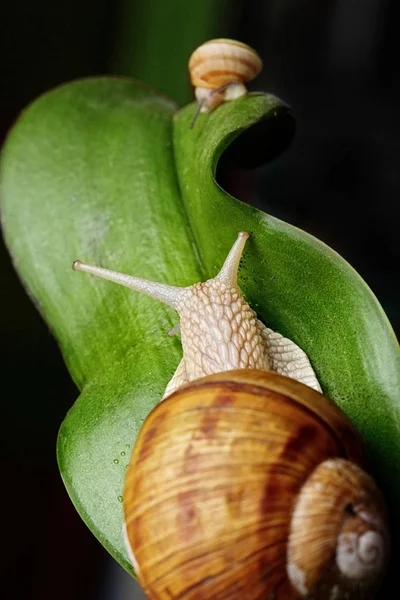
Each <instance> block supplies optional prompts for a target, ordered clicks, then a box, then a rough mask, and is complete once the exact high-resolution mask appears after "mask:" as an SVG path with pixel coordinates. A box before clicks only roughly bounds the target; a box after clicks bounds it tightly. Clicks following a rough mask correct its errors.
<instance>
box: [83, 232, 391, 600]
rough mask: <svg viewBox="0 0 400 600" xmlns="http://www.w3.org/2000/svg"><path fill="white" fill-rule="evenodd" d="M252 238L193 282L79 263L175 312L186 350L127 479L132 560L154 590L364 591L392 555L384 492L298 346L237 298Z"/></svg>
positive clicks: (327, 595)
mask: <svg viewBox="0 0 400 600" xmlns="http://www.w3.org/2000/svg"><path fill="white" fill-rule="evenodd" d="M247 238H248V234H247V233H243V232H242V233H239V236H238V238H237V240H236V242H235V243H234V245H233V247H232V249H231V251H230V252H229V254H228V257H227V258H226V260H225V263H224V265H223V266H222V269H221V270H220V272H219V273H218V275H217V276H216V277H215V278H214V279H210V280H208V281H206V282H204V283H197V284H194V285H192V286H190V287H187V288H181V287H172V286H168V285H165V284H158V283H153V282H149V281H146V280H143V279H138V278H135V277H130V276H128V275H122V274H120V273H115V272H113V271H108V270H107V269H103V268H100V267H93V266H90V265H85V264H83V263H81V262H80V261H76V262H75V263H74V265H73V268H74V269H79V270H83V271H87V272H89V273H92V274H94V275H99V276H101V277H104V278H106V279H109V280H111V281H115V282H117V283H120V284H122V285H125V286H126V287H130V288H132V289H135V290H139V291H141V292H143V293H145V294H148V295H150V296H152V297H153V298H157V299H159V300H161V301H163V302H165V303H167V304H169V305H170V306H173V307H174V308H175V309H176V310H177V311H178V313H179V315H180V330H181V336H182V347H183V358H182V360H181V362H180V364H179V366H178V368H177V370H176V372H175V374H174V376H173V378H172V380H171V381H170V382H169V384H168V385H167V389H166V392H165V395H164V398H166V399H165V400H163V401H162V402H160V403H159V404H158V405H157V406H156V408H155V409H154V410H153V411H152V412H151V413H150V415H149V416H148V418H147V420H146V421H145V423H144V424H143V426H142V428H141V430H140V432H139V436H138V438H137V441H136V444H135V447H134V450H133V453H132V457H131V460H130V464H129V468H128V471H127V476H126V479H125V489H124V514H125V535H126V543H127V548H128V551H129V554H130V557H131V560H132V564H133V566H134V568H135V571H136V573H137V575H138V577H139V581H140V583H141V585H142V587H143V589H144V590H145V592H146V594H147V596H148V597H149V598H151V599H155V598H156V599H157V600H200V599H202V598H207V599H210V600H211V599H216V600H239V599H240V600H295V599H300V598H309V599H310V600H323V599H327V600H341V599H346V598H369V597H371V594H373V593H374V591H375V589H376V586H377V585H378V584H379V582H380V580H381V578H382V575H383V573H384V571H385V568H386V563H387V558H388V553H389V550H388V548H389V534H388V524H387V517H386V511H385V507H384V503H383V499H382V497H381V495H380V492H379V491H378V489H377V487H376V485H375V483H374V482H373V480H372V479H371V478H370V477H369V476H368V475H367V474H366V473H365V472H364V471H363V470H362V469H361V467H360V466H359V465H360V464H361V460H362V458H361V456H362V448H361V442H360V439H359V436H358V434H357V432H356V430H355V429H354V428H353V426H352V425H351V423H350V421H349V420H348V419H347V417H346V416H345V415H344V414H343V413H342V411H341V410H340V409H339V408H338V407H336V405H334V404H333V403H332V402H331V401H330V400H329V399H327V398H326V397H325V396H323V395H322V394H321V393H320V386H319V384H318V381H317V379H316V377H315V374H314V372H313V370H312V367H311V365H310V363H309V361H308V358H307V356H306V355H305V353H304V352H303V351H302V350H301V349H300V348H299V347H298V346H296V345H295V344H294V343H293V342H291V341H290V340H288V339H287V338H284V337H283V336H281V335H280V334H278V333H276V332H273V331H271V330H270V329H268V328H267V327H266V326H265V325H264V324H263V323H261V321H259V320H258V319H257V317H256V315H255V313H254V311H253V310H252V309H251V308H250V306H249V305H248V304H247V302H246V301H245V300H244V298H243V297H242V295H241V293H240V290H239V288H238V285H237V269H238V265H239V261H240V258H241V255H242V252H243V248H244V245H245V243H246V240H247ZM313 388H314V389H313ZM167 396H168V398H167Z"/></svg>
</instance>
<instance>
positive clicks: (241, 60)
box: [189, 39, 262, 89]
mask: <svg viewBox="0 0 400 600" xmlns="http://www.w3.org/2000/svg"><path fill="white" fill-rule="evenodd" d="M261 69H262V62H261V59H260V57H259V56H258V54H257V53H256V52H255V50H253V49H252V48H250V46H247V45H246V44H242V43H241V42H237V41H235V40H225V39H217V40H210V41H209V42H206V43H205V44H203V45H202V46H199V48H197V49H196V50H195V51H194V52H193V54H192V55H191V57H190V59H189V73H190V80H191V82H192V85H194V86H195V87H201V88H208V89H215V88H218V87H220V86H221V85H225V84H227V83H230V82H231V81H237V82H239V83H246V82H247V81H250V80H251V79H254V77H256V76H257V75H258V74H259V72H260V71H261Z"/></svg>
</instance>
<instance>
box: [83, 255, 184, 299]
mask: <svg viewBox="0 0 400 600" xmlns="http://www.w3.org/2000/svg"><path fill="white" fill-rule="evenodd" d="M72 268H73V270H74V271H85V272H86V273H90V274H91V275H96V276H97V277H101V278H102V279H108V281H113V282H114V283H118V284H119V285H123V286H124V287H127V288H129V289H131V290H136V291H137V292H141V293H142V294H146V296H151V298H154V299H155V300H160V302H164V304H168V305H169V306H171V307H172V308H175V307H176V304H177V302H178V301H179V299H180V298H181V297H182V295H183V294H184V291H185V288H182V287H177V286H174V285H166V284H165V283H157V282H154V281H148V280H147V279H141V278H139V277H132V275H125V274H124V273H118V272H117V271H110V270H109V269H103V268H102V267H96V266H94V265H87V264H85V263H83V262H82V261H80V260H76V261H75V262H74V263H73V265H72Z"/></svg>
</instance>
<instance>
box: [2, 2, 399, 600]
mask: <svg viewBox="0 0 400 600" xmlns="http://www.w3.org/2000/svg"><path fill="white" fill-rule="evenodd" d="M199 1H201V0H195V2H197V3H198V2H199ZM205 4H207V6H208V13H207V14H205V16H204V19H203V21H202V22H200V21H199V20H198V19H197V24H196V23H195V22H194V19H193V20H192V21H190V15H189V13H188V12H187V11H188V10H191V9H192V8H193V6H194V5H191V2H190V1H189V0H187V2H185V4H183V3H182V2H181V1H179V0H178V1H177V2H174V1H173V0H170V1H169V2H165V0H164V6H163V7H162V8H160V7H161V3H160V1H159V0H154V1H152V0H136V1H133V0H131V1H130V0H124V1H119V2H118V1H117V0H115V1H112V0H108V1H106V0H79V1H78V0H69V2H68V3H67V2H58V3H55V2H51V1H50V0H36V2H32V1H28V0H16V1H14V2H5V3H3V5H2V7H1V8H0V49H1V51H0V61H1V62H0V68H1V73H0V94H1V96H0V138H1V139H4V136H5V135H6V132H7V130H8V129H9V127H10V126H11V125H12V123H13V121H14V120H15V119H16V117H17V115H18V113H19V111H20V110H21V109H23V107H24V106H25V105H26V104H27V103H29V102H31V101H32V100H33V99H34V98H35V97H37V96H38V95H39V94H41V93H42V92H44V91H46V90H48V89H49V88H52V87H54V86H56V85H58V84H60V83H63V82H65V81H67V80H70V79H76V78H79V77H82V76H86V75H95V74H101V73H107V72H114V73H123V74H129V75H135V76H137V77H139V78H142V79H144V80H145V81H147V82H148V83H150V84H153V85H155V86H156V87H159V88H160V89H161V90H162V91H164V92H166V93H167V94H169V95H170V96H172V97H174V98H175V99H176V100H177V101H178V102H179V103H181V104H184V103H185V102H187V101H189V100H190V99H191V91H190V87H189V84H188V82H187V81H186V80H185V81H183V77H182V72H180V74H179V78H180V79H179V82H178V80H177V79H176V81H177V83H176V85H175V83H174V81H175V80H174V77H175V70H176V68H177V67H179V65H180V64H181V62H182V61H183V62H182V64H185V63H186V61H187V58H188V56H189V54H190V52H191V50H193V49H194V48H195V47H196V46H197V45H198V44H199V43H201V42H202V41H204V40H206V39H208V38H209V37H233V38H237V39H240V40H242V41H244V42H247V43H249V44H250V45H251V46H253V47H254V48H256V49H257V50H258V52H259V54H260V55H261V57H262V59H263V61H264V71H263V73H262V74H261V76H260V77H259V78H258V79H257V81H256V82H255V83H254V85H253V86H252V87H253V89H260V90H265V91H268V92H271V93H274V94H276V95H278V96H280V97H281V98H283V99H284V100H285V101H286V102H287V103H288V104H289V105H290V106H291V107H292V111H293V114H294V116H295V118H296V121H297V131H296V135H295V138H294V140H293V143H292V144H291V146H290V147H289V149H288V150H287V151H286V152H285V153H284V154H282V155H281V157H280V158H278V159H277V160H276V161H275V162H273V163H272V164H271V165H270V166H269V167H267V168H266V167H263V168H259V169H257V170H256V171H255V172H253V173H252V174H251V175H249V173H248V172H246V171H245V170H241V169H239V170H236V171H235V172H229V173H226V172H225V173H223V174H221V177H222V179H223V182H224V185H225V186H227V187H228V188H229V190H230V191H231V193H232V194H233V195H235V196H237V197H240V198H241V199H243V200H247V201H250V200H251V201H252V202H254V203H256V204H257V205H258V206H260V207H261V208H263V209H264V210H266V211H267V212H270V213H272V214H274V215H275V216H278V217H281V218H283V219H285V220H287V221H290V222H291V223H293V224H295V225H298V226H299V227H301V228H303V229H305V230H307V231H309V232H311V233H313V234H314V235H316V236H317V237H319V238H320V239H322V240H324V241H326V242H327V243H328V244H329V245H330V246H332V247H333V248H334V249H336V250H337V251H338V252H339V253H340V254H342V255H343V256H344V257H345V258H346V259H347V260H348V261H349V262H350V263H351V264H352V265H353V266H354V267H355V268H356V269H357V270H358V271H359V273H360V274H361V275H362V276H363V277H364V279H365V280H366V281H367V282H368V284H369V285H370V287H371V288H372V290H373V291H374V292H375V294H376V295H377V297H378V299H379V300H380V302H381V304H382V305H383V307H384V309H385V311H386V312H387V315H388V317H389V319H390V320H391V322H392V325H393V327H394V329H395V331H396V333H397V334H398V333H399V327H400V316H399V304H400V303H399V296H400V287H399V283H398V268H397V266H398V264H399V251H398V244H397V236H398V213H399V211H398V198H399V196H400V169H399V165H400V117H399V105H400V69H399V54H400V53H399V49H400V48H399V46H400V41H399V40H400V37H399V10H398V8H397V4H398V2H397V1H396V0H325V1H324V0H264V1H256V0H246V1H243V2H240V1H236V2H235V1H233V0H231V1H229V2H223V1H222V0H221V2H217V1H215V2H211V1H207V2H205ZM145 5H146V6H147V8H146V9H145V8H144V6H145ZM185 5H189V6H187V7H186V8H185ZM152 11H153V12H152ZM185 11H186V12H185ZM162 12H164V13H165V14H162ZM161 21H162V23H161V25H162V26H160V22H161ZM177 26H178V27H179V28H180V31H181V33H180V34H179V35H178V36H177V35H176V31H178V30H179V29H177ZM145 57H152V60H153V62H151V61H150V60H147V62H146V61H145V60H144V58H145ZM0 261H1V265H0V268H1V274H0V281H1V283H0V285H1V292H0V329H1V345H0V352H1V360H0V364H1V398H2V401H1V414H0V418H1V420H0V438H1V470H2V494H1V515H2V525H1V530H2V545H1V546H2V557H1V558H2V560H1V563H0V564H1V567H0V571H2V573H1V575H0V597H2V598H6V599H14V598H30V599H31V600H36V599H41V600H47V599H50V598H52V599H53V598H57V599H58V600H63V599H64V598H65V599H67V598H68V599H70V598H77V599H81V598H82V599H85V600H91V599H95V598H96V599H100V598H101V599H103V598H104V600H105V598H106V596H107V597H113V598H116V597H117V596H116V593H114V594H113V592H112V589H113V588H112V583H111V584H110V580H111V581H113V577H114V575H115V574H116V577H117V578H118V573H117V571H115V570H114V571H115V572H114V575H113V574H112V571H113V569H114V567H113V566H110V560H111V559H108V558H107V556H106V554H105V552H104V551H103V550H102V548H101V546H100V545H99V544H98V543H97V541H96V540H95V539H94V537H93V536H92V535H91V534H90V533H89V531H88V530H87V529H86V528H85V526H84V525H83V523H82V522H81V521H80V519H79V517H78V516H77V514H76V513H75V510H74V508H73V506H72V504H71V503H70V501H69V499H68V497H67V494H66V492H65V490H64V488H63V485H62V482H61V478H60V476H59V473H58V470H57V465H56V458H55V444H56V436H57V431H58V427H59V425H60V423H61V421H62V419H63V417H64V415H65V413H66V411H67V410H68V408H69V406H70V405H71V404H72V402H73V401H74V399H75V397H76V395H77V390H76V389H75V388H74V385H73V384H72V382H71V381H70V378H69V375H68V373H67V371H66V369H65V367H64V365H63V363H62V360H61V357H60V355H59V351H58V348H57V345H56V343H55V341H54V340H53V339H52V338H51V336H50V333H49V331H48V328H47V327H46V325H45V324H44V323H43V322H42V321H41V319H40V317H39V315H38V314H37V313H36V311H35V309H34V307H33V306H32V305H31V303H30V301H29V300H28V298H27V297H26V296H25V294H24V291H23V289H22V286H21V284H20V283H19V281H18V279H17V277H16V275H15V273H14V272H13V269H12V267H11V264H10V260H9V257H8V255H7V252H6V250H5V248H4V247H3V246H2V247H1V248H0ZM110 573H111V574H110ZM106 589H109V590H110V593H109V595H106V593H105V591H104V590H106ZM126 594H128V592H126ZM123 597H124V598H125V597H126V598H128V595H126V596H123V594H122V593H121V595H120V596H118V598H121V599H122V598H123ZM129 597H131V596H129Z"/></svg>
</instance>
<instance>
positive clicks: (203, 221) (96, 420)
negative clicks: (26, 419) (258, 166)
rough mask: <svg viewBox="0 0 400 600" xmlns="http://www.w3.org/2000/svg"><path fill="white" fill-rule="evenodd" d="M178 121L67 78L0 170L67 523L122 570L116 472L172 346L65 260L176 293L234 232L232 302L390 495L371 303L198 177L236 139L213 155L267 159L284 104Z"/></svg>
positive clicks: (391, 475) (348, 277)
mask: <svg viewBox="0 0 400 600" xmlns="http://www.w3.org/2000/svg"><path fill="white" fill-rule="evenodd" d="M193 111H194V107H193V105H192V106H189V107H187V108H185V109H183V110H181V111H176V107H175V106H174V105H173V104H172V103H171V102H170V101H168V100H167V99H165V98H164V97H162V96H160V95H158V94H157V93H156V92H154V91H153V90H150V89H148V88H145V87H143V86H141V85H139V84H137V83H135V82H133V81H129V80H121V79H113V78H99V79H93V80H86V81H82V82H76V83H73V84H70V85H66V86H63V87H61V88H58V89H56V90H54V91H53V92H51V93H49V94H47V95H44V96H42V97H41V98H40V99H39V100H38V101H36V102H35V103H34V104H33V105H31V106H30V107H29V108H28V109H27V110H26V111H25V113H24V114H23V115H22V116H21V118H20V120H19V122H18V123H17V125H16V126H15V128H14V129H13V131H12V132H11V134H10V136H9V138H8V141H7V143H6V146H5V149H4V154H3V159H2V198H3V225H4V229H5V234H6V239H7V243H8V246H9V248H10V251H11V254H12V257H13V260H14V264H15V266H16V268H17V270H18V272H19V273H20V275H21V277H22V279H23V281H24V283H25V285H26V287H27V290H28V292H29V293H30V295H31V296H32V298H33V299H34V301H35V302H36V303H37V306H38V308H39V310H40V311H41V313H42V314H43V317H44V318H45V319H46V321H47V322H48V324H49V326H50V327H51V329H52V331H53V333H54V335H55V336H56V338H57V340H58V341H59V344H60V347H61V350H62V352H63V355H64V358H65V361H66V363H67V365H68V368H69V370H70V372H71V375H72V377H73V378H74V380H75V381H76V383H77V385H78V387H79V388H80V389H81V390H82V393H81V395H80V397H79V398H78V400H77V401H76V403H75V404H74V406H73V407H72V408H71V410H70V412H69V413H68V415H67V417H66V419H65V421H64V423H63V425H62V427H61V430H60V434H59V441H58V459H59V464H60V469H61V473H62V476H63V479H64V482H65V485H66V487H67V489H68V492H69V494H70V496H71V498H72V500H73V502H74V504H75V506H76V508H77V510H78V511H79V512H80V514H81V516H82V517H83V519H84V520H85V521H86V523H87V524H88V526H89V527H90V528H91V529H92V531H93V532H94V533H95V535H96V536H97V537H98V538H99V540H100V541H101V542H102V543H103V544H104V545H105V546H106V548H107V549H108V550H109V551H110V552H111V554H113V556H115V558H116V559H117V560H119V562H120V563H121V564H123V565H124V566H125V567H126V568H129V566H128V558H127V554H126V551H125V548H124V544H123V539H122V532H121V530H122V523H123V517H122V489H123V479H124V473H125V469H126V466H127V463H128V460H129V456H130V452H131V449H132V445H133V443H134V440H135V437H136V435H137V432H138V430H139V428H140V426H141V424H142V422H143V420H144V419H145V417H146V415H147V414H148V412H149V411H150V409H151V408H152V407H153V406H154V405H155V404H156V403H157V401H158V400H159V398H160V397H161V396H162V393H163V390H164V389H165V386H166V384H167V382H168V381H169V379H170V377H171V376H172V374H173V372H174V370H175V368H176V366H177V364H178V362H179V360H180V357H181V348H180V343H179V339H178V338H169V337H168V336H167V332H168V331H169V329H171V328H172V327H173V326H174V325H175V324H176V323H177V320H178V319H177V315H176V314H175V313H174V311H173V310H172V309H170V308H168V307H166V306H164V305H163V304H161V303H158V302H156V301H154V300H152V299H150V298H147V297H143V296H141V295H139V294H138V293H135V292H131V291H129V290H127V289H125V288H122V287H119V286H116V285H114V284H111V283H109V282H106V281H102V280H99V279H97V278H94V277H91V276H89V275H87V274H84V273H76V272H73V271H72V269H71V264H72V262H73V261H74V260H75V259H77V258H79V259H81V260H83V261H85V262H89V263H92V264H97V265H100V266H104V267H107V268H110V269H114V270H118V271H121V272H126V273H130V274H133V275H137V276H140V277H146V278H148V279H153V280H157V281H163V282H166V283H169V284H172V285H189V284H191V283H194V282H196V281H198V280H200V279H203V280H204V279H207V278H209V277H211V276H214V275H215V274H216V273H217V271H218V270H219V268H220V266H221V265H222V262H223V260H224V258H225V256H226V254H227V252H228V250H229V249H230V247H231V245H232V243H233V241H234V240H235V238H236V235H237V232H238V231H239V230H245V231H249V233H250V234H251V238H250V240H249V241H248V243H247V246H246V250H245V254H244V258H243V261H242V265H241V268H240V276H239V283H240V286H241V289H242V291H243V293H244V295H245V296H246V298H247V300H248V301H249V302H250V304H251V305H252V307H253V308H254V309H255V310H256V311H257V313H258V316H259V317H260V318H261V319H262V320H263V321H264V322H265V323H267V324H268V325H269V326H270V327H272V328H273V329H276V330H277V331H279V332H281V333H282V334H284V335H286V336H288V337H290V338H292V339H293V340H294V341H295V342H297V343H298V344H299V345H300V346H301V347H302V348H303V349H304V350H305V351H306V352H307V354H308V356H309V357H310V360H311V362H312V364H313V366H314V368H315V370H316V372H317V375H318V376H319V378H320V381H321V384H322V386H323V389H324V391H325V393H326V394H327V395H328V396H330V397H331V398H333V399H334V400H335V401H336V402H337V403H338V404H339V405H340V406H342V408H344V410H345V412H346V413H347V414H348V415H349V416H350V418H351V419H352V420H353V421H354V423H355V424H356V426H357V427H358V428H359V429H360V431H361V433H362V436H363V438H364V439H365V441H366V444H367V448H368V452H369V456H370V457H371V459H372V465H373V468H374V471H375V474H376V475H377V476H378V479H379V481H380V482H381V484H382V486H383V487H384V489H385V491H386V493H387V495H388V498H389V500H390V501H391V503H392V504H393V505H395V504H396V503H397V502H398V501H399V499H400V397H399V393H400V385H399V383H400V382H399V353H398V346H397V343H396V341H395V338H394V335H393V332H392V330H391V328H390V326H389V324H388V322H387V319H386V317H385V315H384V313H383V311H382V309H381V307H380V306H379V304H378V303H377V301H376V299H375V297H374V296H373V294H372V293H371V291H370V290H369V289H368V287H367V286H366V284H365V283H364V282H363V281H362V280H361V279H360V277H359V276H358V275H357V274H356V273H355V272H354V270H353V269H352V268H351V267H350V266H349V265H348V264H347V263H346V262H345V261H344V260H343V259H341V258H340V257H339V256H338V255H337V254H335V253H334V252H333V251H332V250H330V249H329V248H327V247H326V246H325V245H324V244H322V243H321V242H319V241H317V240H316V239H314V238H312V237H311V236H309V235H307V234H305V233H303V232H301V231H300V230H298V229H296V228H294V227H292V226H290V225H288V224H286V223H283V222H281V221H278V220H277V219H274V218H273V217H271V216H268V215H266V214H264V213H262V212H260V211H258V210H256V209H254V208H252V207H250V206H248V205H245V204H243V203H241V202H239V201H238V200H236V199H234V198H232V197H231V196H229V195H228V194H226V193H225V192H224V191H223V190H222V189H221V188H220V187H219V186H218V184H217V183H216V182H215V179H214V174H215V170H216V167H217V163H218V160H219V157H220V156H221V154H222V153H223V151H224V150H225V148H227V147H228V146H229V144H230V143H231V142H233V140H235V138H237V137H238V136H239V135H240V134H242V135H243V137H242V138H241V139H242V140H244V141H243V145H242V147H241V146H240V145H237V144H238V143H239V141H240V139H238V140H237V141H236V142H234V145H232V146H231V148H233V149H235V152H236V153H238V155H240V154H242V155H243V154H244V155H247V156H249V155H250V154H251V153H252V152H253V153H254V149H256V154H257V153H260V154H261V155H262V156H261V159H262V158H265V157H268V156H269V154H270V153H271V144H274V143H276V144H278V145H279V135H278V136H276V131H277V130H278V132H279V126H280V125H279V124H280V123H283V122H284V120H285V115H286V108H285V107H284V106H283V105H282V104H281V102H280V101H279V100H277V99H276V98H274V97H272V96H267V95H264V94H254V95H249V96H247V97H245V98H242V99H239V100H237V101H235V102H231V103H229V104H226V105H224V106H222V107H220V108H218V110H216V111H214V113H212V114H210V115H202V116H201V117H200V119H199V121H198V122H197V124H196V126H195V128H194V129H193V130H189V123H190V120H191V118H192V116H193ZM256 124H258V125H257V127H258V128H259V131H262V132H263V136H264V137H263V138H262V143H261V145H260V144H258V145H256V146H255V145H254V144H253V142H252V138H251V137H248V134H249V132H248V131H246V130H247V129H248V128H250V127H251V126H253V125H256ZM255 131H256V130H255ZM273 132H274V133H273ZM282 135H284V134H283V133H282ZM246 136H247V137H246ZM235 144H236V145H235ZM254 159H257V157H251V160H254ZM261 159H260V162H261ZM55 401H57V399H56V398H55ZM38 410H40V407H38Z"/></svg>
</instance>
